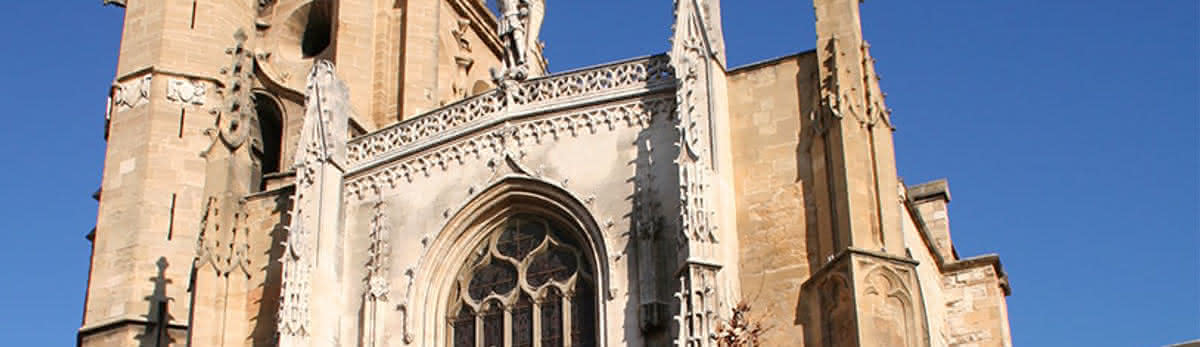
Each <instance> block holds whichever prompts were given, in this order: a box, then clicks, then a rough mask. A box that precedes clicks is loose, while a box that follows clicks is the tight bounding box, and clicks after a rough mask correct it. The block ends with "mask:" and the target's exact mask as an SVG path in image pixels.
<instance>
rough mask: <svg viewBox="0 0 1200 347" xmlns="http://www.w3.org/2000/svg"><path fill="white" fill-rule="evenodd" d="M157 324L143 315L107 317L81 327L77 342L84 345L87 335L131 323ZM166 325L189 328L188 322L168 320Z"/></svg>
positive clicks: (142, 324)
mask: <svg viewBox="0 0 1200 347" xmlns="http://www.w3.org/2000/svg"><path fill="white" fill-rule="evenodd" d="M155 324H158V323H156V322H151V321H150V320H148V319H146V318H144V317H141V316H131V315H125V316H117V317H113V318H109V319H106V320H103V321H100V322H97V323H93V324H88V325H84V326H83V327H80V328H79V331H78V333H77V334H76V339H77V341H78V342H77V343H78V345H82V344H83V339H84V338H85V337H88V336H91V335H94V334H97V333H101V332H105V331H109V330H113V329H119V328H122V327H125V326H130V325H136V326H140V327H148V326H153V325H155ZM165 326H166V327H167V329H175V330H184V331H186V330H188V326H187V324H183V323H177V322H168V323H167V324H165Z"/></svg>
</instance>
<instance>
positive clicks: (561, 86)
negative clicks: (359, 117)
mask: <svg viewBox="0 0 1200 347" xmlns="http://www.w3.org/2000/svg"><path fill="white" fill-rule="evenodd" d="M674 79H675V77H674V74H673V73H672V70H671V66H670V64H669V60H668V58H667V56H665V55H657V56H651V57H646V58H640V59H634V60H629V61H625V62H619V63H615V64H610V65H604V66H599V67H594V68H588V69H583V70H578V71H574V72H567V73H563V74H559V75H554V76H549V77H545V78H538V79H531V80H529V81H526V82H523V83H519V84H517V85H516V87H515V89H510V90H502V89H494V90H492V91H489V92H487V93H484V94H482V95H479V96H476V97H473V98H470V99H466V100H463V101H460V102H458V103H455V104H451V105H449V106H447V107H444V108H441V109H439V110H435V111H433V112H430V113H427V114H425V115H422V116H418V117H416V118H413V119H411V120H408V121H404V122H401V123H399V124H396V125H393V126H390V127H387V128H383V129H380V130H378V131H376V132H374V133H371V134H367V135H365V136H361V137H358V138H355V139H353V140H351V141H350V143H349V148H348V165H347V166H348V167H349V168H350V171H351V172H353V171H356V170H355V168H360V167H363V166H370V165H372V164H375V163H378V162H381V161H385V160H387V159H388V158H390V157H393V156H394V154H396V153H397V152H402V151H404V150H406V149H409V148H412V147H414V146H418V145H421V144H428V143H430V142H437V141H438V140H444V139H447V138H454V137H456V136H459V135H461V134H463V133H466V132H470V131H474V130H476V129H475V128H478V126H480V125H481V124H486V123H495V122H497V121H502V120H500V119H498V118H501V117H505V116H507V118H519V117H522V116H526V115H531V114H537V113H547V112H554V111H555V110H560V109H569V108H578V107H581V106H585V105H589V104H595V103H603V102H607V101H611V100H614V99H620V98H625V97H629V96H633V95H638V94H645V93H648V92H654V91H658V90H662V89H664V88H670V87H671V86H672V85H673V83H674Z"/></svg>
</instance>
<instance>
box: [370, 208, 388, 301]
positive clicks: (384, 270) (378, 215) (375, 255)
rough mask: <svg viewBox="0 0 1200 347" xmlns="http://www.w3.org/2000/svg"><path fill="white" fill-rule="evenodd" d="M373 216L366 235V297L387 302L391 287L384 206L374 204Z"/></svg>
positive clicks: (386, 219) (386, 220)
mask: <svg viewBox="0 0 1200 347" xmlns="http://www.w3.org/2000/svg"><path fill="white" fill-rule="evenodd" d="M374 210H375V214H374V215H373V216H372V217H371V231H370V233H369V234H367V239H369V240H370V241H369V244H368V245H367V264H366V267H367V277H366V279H365V281H366V287H367V291H366V296H367V298H369V299H371V300H378V301H388V293H389V292H390V290H391V285H390V284H389V283H388V252H389V248H390V247H389V246H388V241H387V238H388V234H389V228H388V218H387V213H386V204H385V203H384V202H383V201H380V202H377V203H375V207H374Z"/></svg>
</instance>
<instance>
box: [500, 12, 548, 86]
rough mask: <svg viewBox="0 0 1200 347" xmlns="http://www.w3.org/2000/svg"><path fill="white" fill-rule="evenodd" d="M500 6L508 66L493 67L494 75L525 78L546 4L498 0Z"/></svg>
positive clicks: (509, 78)
mask: <svg viewBox="0 0 1200 347" xmlns="http://www.w3.org/2000/svg"><path fill="white" fill-rule="evenodd" d="M496 7H498V8H499V10H500V18H497V27H496V33H497V34H498V35H499V36H500V41H502V42H503V44H504V69H503V70H494V69H493V70H492V78H494V79H495V80H497V81H502V80H517V81H522V80H525V78H527V77H529V73H530V71H529V57H530V56H531V55H532V54H531V53H532V51H533V49H534V47H537V38H538V33H539V31H541V27H542V18H543V17H544V16H545V13H546V4H545V2H544V1H543V0H497V1H496ZM497 84H500V83H499V82H497Z"/></svg>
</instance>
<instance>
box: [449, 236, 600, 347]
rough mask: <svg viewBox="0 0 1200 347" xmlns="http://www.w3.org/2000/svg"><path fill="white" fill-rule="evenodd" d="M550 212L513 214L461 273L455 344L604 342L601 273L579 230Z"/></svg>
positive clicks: (579, 346) (454, 310)
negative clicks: (600, 313)
mask: <svg viewBox="0 0 1200 347" xmlns="http://www.w3.org/2000/svg"><path fill="white" fill-rule="evenodd" d="M567 230H568V229H565V228H562V227H560V226H559V225H558V224H556V223H554V222H551V221H549V220H547V219H545V218H540V217H536V216H532V215H518V216H514V217H511V218H509V219H508V220H506V221H505V222H504V223H503V224H501V226H500V227H498V228H497V230H495V231H494V232H493V233H492V235H490V236H489V237H488V238H487V240H486V241H485V242H483V243H482V244H481V245H477V246H476V248H475V251H474V252H473V253H472V256H471V259H470V260H468V262H467V265H466V266H464V268H463V270H462V271H461V272H460V274H459V276H458V281H457V283H456V285H455V290H454V294H453V296H452V298H451V300H452V302H453V304H452V305H451V309H450V312H451V314H450V316H449V317H447V318H448V322H449V324H450V331H451V332H452V334H453V336H452V337H451V339H450V341H451V343H452V344H453V346H454V347H565V346H571V347H592V346H596V336H597V330H598V329H597V328H598V326H597V325H596V324H597V317H598V316H597V308H596V305H597V303H598V302H597V300H596V291H595V290H594V289H593V286H594V285H595V279H594V275H593V274H594V273H593V272H592V268H591V267H590V266H589V263H588V261H587V259H588V258H587V257H588V255H587V253H586V249H587V248H585V247H583V243H582V242H580V241H579V238H578V237H577V236H576V234H573V233H570V232H567Z"/></svg>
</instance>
